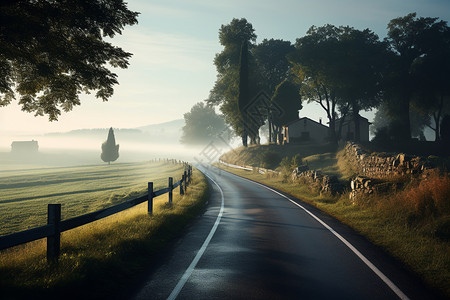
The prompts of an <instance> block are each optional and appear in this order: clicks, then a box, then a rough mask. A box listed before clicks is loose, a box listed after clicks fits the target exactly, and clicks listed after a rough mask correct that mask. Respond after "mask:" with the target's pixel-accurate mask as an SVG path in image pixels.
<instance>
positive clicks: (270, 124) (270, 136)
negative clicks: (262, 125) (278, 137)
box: [269, 119, 272, 144]
mask: <svg viewBox="0 0 450 300" xmlns="http://www.w3.org/2000/svg"><path fill="white" fill-rule="evenodd" d="M270 143H272V122H271V121H270V119H269V144H270Z"/></svg>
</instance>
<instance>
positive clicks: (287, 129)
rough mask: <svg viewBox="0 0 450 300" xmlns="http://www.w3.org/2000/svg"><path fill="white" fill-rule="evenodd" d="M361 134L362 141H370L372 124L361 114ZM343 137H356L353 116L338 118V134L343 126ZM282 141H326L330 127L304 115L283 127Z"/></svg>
mask: <svg viewBox="0 0 450 300" xmlns="http://www.w3.org/2000/svg"><path fill="white" fill-rule="evenodd" d="M359 120H360V122H359V134H360V141H362V142H364V141H367V142H368V141H369V125H370V124H372V123H370V122H369V120H368V119H366V118H364V117H361V116H360V119H359ZM341 123H342V129H341V139H342V140H346V141H348V140H354V139H355V122H353V118H350V117H346V118H344V119H342V118H340V119H336V127H335V130H336V134H337V133H338V131H339V126H341ZM281 133H282V142H280V144H292V143H301V142H305V141H313V142H317V143H321V142H325V141H327V140H328V139H329V137H330V132H329V127H328V126H326V125H324V124H322V120H321V119H320V120H319V122H316V121H314V120H311V119H310V118H308V117H303V118H300V119H297V120H295V121H292V122H290V123H288V124H286V125H284V126H283V127H282V131H281Z"/></svg>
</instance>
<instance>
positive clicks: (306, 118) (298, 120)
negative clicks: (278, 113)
mask: <svg viewBox="0 0 450 300" xmlns="http://www.w3.org/2000/svg"><path fill="white" fill-rule="evenodd" d="M302 120H308V121H310V122H313V123H316V124H317V125H321V126H323V127H325V128H328V126H326V125H324V124H322V123H319V122H316V121H314V120H312V119H310V118H308V117H303V118H300V119H297V120H294V121H291V122H289V123H287V124H286V125H283V127H287V126H290V125H292V124H294V123H297V122H300V121H302Z"/></svg>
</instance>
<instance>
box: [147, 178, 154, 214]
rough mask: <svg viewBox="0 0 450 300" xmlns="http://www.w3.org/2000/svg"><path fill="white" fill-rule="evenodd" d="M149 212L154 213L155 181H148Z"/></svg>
mask: <svg viewBox="0 0 450 300" xmlns="http://www.w3.org/2000/svg"><path fill="white" fill-rule="evenodd" d="M148 214H149V215H153V182H149V183H148Z"/></svg>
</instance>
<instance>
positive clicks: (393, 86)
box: [384, 13, 450, 140]
mask: <svg viewBox="0 0 450 300" xmlns="http://www.w3.org/2000/svg"><path fill="white" fill-rule="evenodd" d="M386 42H387V43H388V47H389V50H390V59H389V70H388V72H387V73H386V74H385V77H386V81H385V87H384V89H385V92H386V96H387V97H386V101H387V103H388V108H389V110H390V111H391V114H392V115H395V116H396V118H397V119H399V120H400V122H401V123H402V138H403V139H408V138H410V137H411V128H410V126H409V124H410V120H409V107H410V106H411V103H414V104H415V105H416V106H418V107H422V108H423V109H425V110H428V111H429V112H430V113H433V112H435V113H436V114H435V116H434V117H435V119H436V122H435V123H436V128H435V131H436V140H439V128H438V127H439V124H440V121H441V117H442V116H443V115H442V109H443V108H444V106H445V105H444V102H448V97H449V95H450V90H449V87H448V80H449V76H450V63H449V58H448V56H449V53H450V29H449V27H448V26H447V22H445V21H438V18H423V17H420V18H418V17H417V16H416V14H415V13H411V14H408V15H407V16H405V17H400V18H396V19H393V20H391V21H390V22H389V24H388V36H387V38H386Z"/></svg>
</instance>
